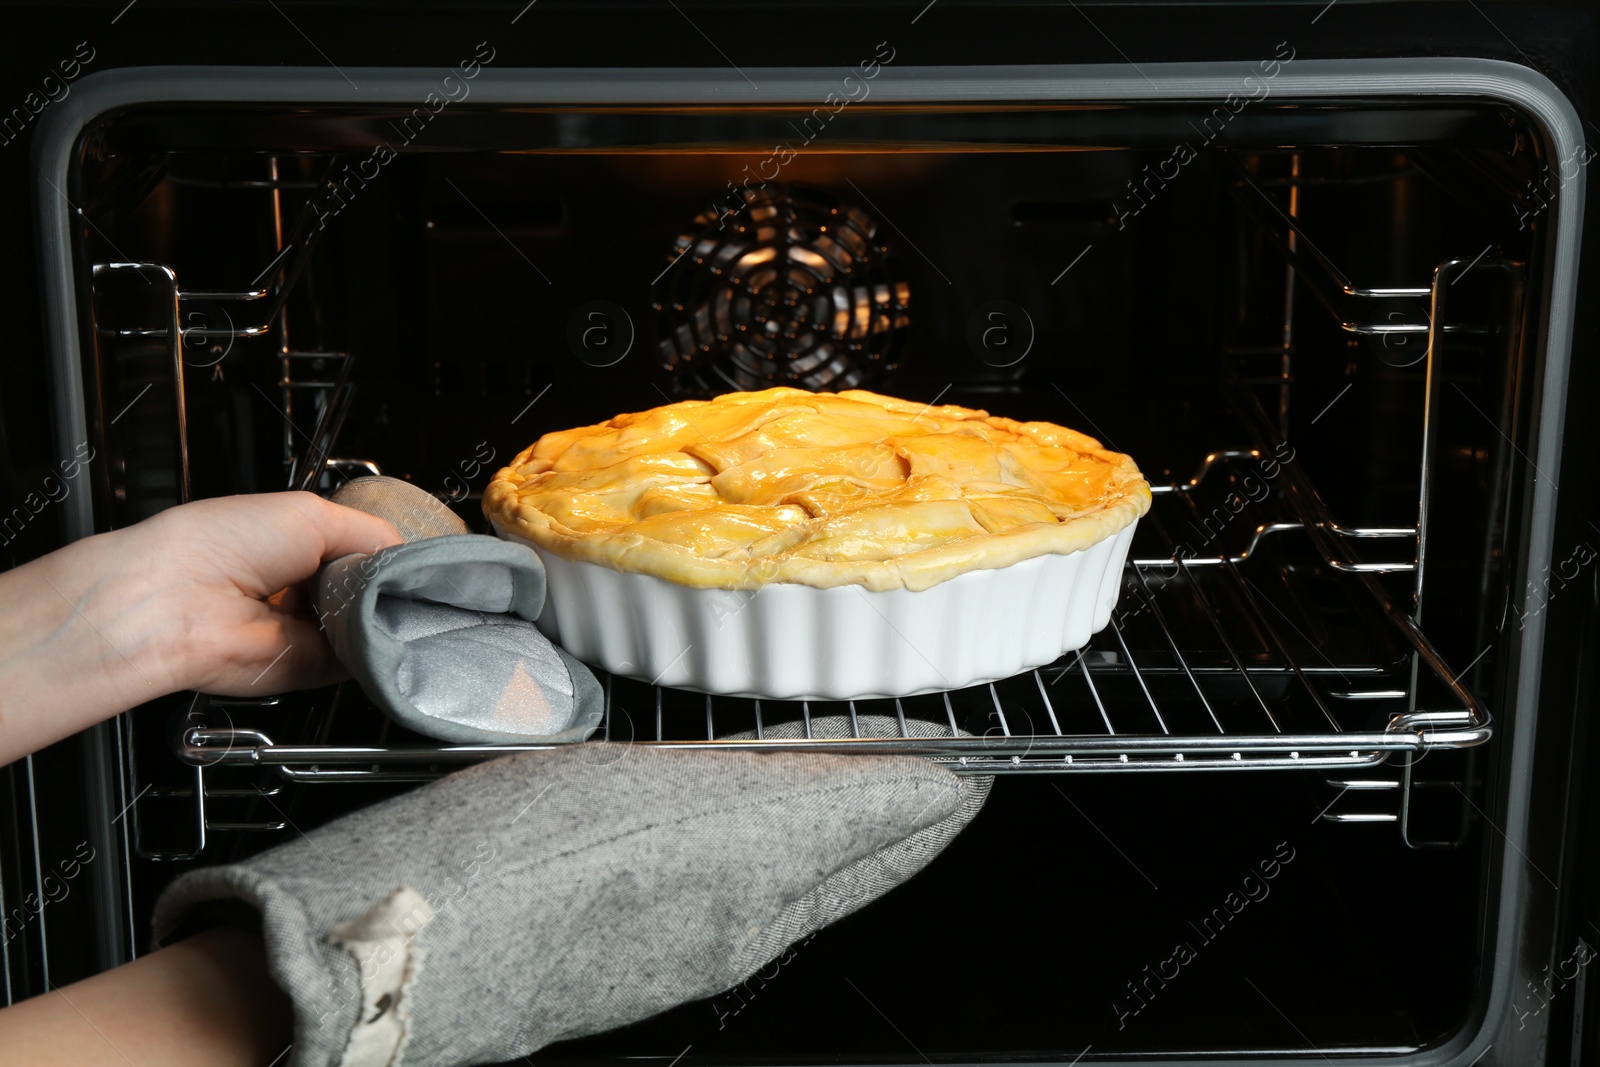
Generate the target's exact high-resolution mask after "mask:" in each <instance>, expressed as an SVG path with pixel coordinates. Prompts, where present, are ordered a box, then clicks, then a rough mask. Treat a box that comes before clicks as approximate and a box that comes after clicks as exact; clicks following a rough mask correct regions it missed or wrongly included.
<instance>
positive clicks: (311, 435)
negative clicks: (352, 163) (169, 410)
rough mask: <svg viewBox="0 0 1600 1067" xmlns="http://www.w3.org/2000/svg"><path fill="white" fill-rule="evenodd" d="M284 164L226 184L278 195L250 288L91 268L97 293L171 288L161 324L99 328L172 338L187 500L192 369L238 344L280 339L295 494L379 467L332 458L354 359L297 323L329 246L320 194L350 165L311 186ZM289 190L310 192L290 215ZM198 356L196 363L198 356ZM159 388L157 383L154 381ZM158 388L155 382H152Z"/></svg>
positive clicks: (281, 395)
mask: <svg viewBox="0 0 1600 1067" xmlns="http://www.w3.org/2000/svg"><path fill="white" fill-rule="evenodd" d="M279 162H280V161H279V159H278V157H276V156H269V157H267V159H266V165H267V170H268V176H267V177H266V178H265V179H261V180H251V181H238V182H231V183H226V184H224V185H220V186H219V187H223V188H230V189H247V190H251V191H252V192H256V193H259V192H262V191H265V192H266V193H268V194H269V195H270V198H271V211H270V221H271V224H272V231H273V235H274V248H275V249H276V251H275V252H274V253H273V255H272V258H271V260H270V261H269V262H268V263H267V265H266V267H265V268H263V269H262V271H261V272H260V273H259V274H258V275H257V276H256V277H255V279H254V280H252V281H251V282H250V283H249V284H248V285H245V286H239V287H235V288H231V289H216V290H212V289H191V288H186V287H185V286H183V285H182V284H180V282H179V278H178V274H177V272H176V271H175V270H174V269H173V268H172V267H171V266H169V265H168V264H165V263H157V262H143V261H141V262H105V263H96V264H94V265H93V267H92V268H91V278H92V285H93V288H94V291H95V292H96V293H98V292H99V290H100V288H101V286H103V285H106V284H109V283H113V282H114V281H115V280H116V279H117V278H119V277H130V278H131V277H137V278H139V279H140V280H141V281H143V282H145V283H146V284H156V285H159V286H160V287H161V294H162V295H161V299H160V304H161V316H160V317H161V321H160V322H159V323H154V324H152V323H148V322H144V323H134V324H128V323H117V324H112V323H110V322H102V321H101V320H102V316H101V315H100V314H99V313H98V312H97V313H96V315H95V319H96V322H97V323H98V324H99V325H97V329H99V330H100V331H101V332H103V333H105V334H108V335H110V336H111V337H114V338H116V339H117V340H119V341H122V342H124V343H137V342H139V341H145V340H160V341H164V342H165V344H166V349H167V357H168V359H167V361H168V368H169V373H170V377H171V381H170V382H169V383H168V387H169V388H170V389H171V390H172V392H173V394H174V404H175V408H176V411H177V418H176V420H175V424H174V428H175V430H176V435H177V441H176V446H177V456H178V469H179V486H178V492H179V497H178V498H179V500H180V501H187V500H189V499H190V492H189V435H188V425H187V400H186V395H185V388H184V379H185V375H186V368H187V369H206V368H210V367H214V366H216V365H218V364H219V363H221V361H222V360H223V359H224V358H225V357H226V355H227V354H228V352H230V351H231V350H232V347H233V344H234V342H235V341H238V340H240V339H253V338H261V337H268V336H274V337H275V338H276V341H277V349H278V351H277V353H276V362H277V367H278V374H277V380H276V382H275V383H274V384H275V386H276V391H277V394H278V396H277V400H276V407H277V410H278V413H279V414H280V415H281V416H282V417H283V420H284V425H283V461H284V465H285V467H286V469H287V472H288V477H287V480H288V485H289V488H291V489H312V488H315V487H316V486H317V484H318V482H319V480H320V479H321V478H322V477H323V476H324V474H325V473H328V472H330V471H331V472H333V473H334V474H335V475H336V476H337V475H338V474H340V473H342V472H343V471H345V470H348V469H352V468H361V469H363V470H364V471H365V472H367V473H372V474H377V473H379V471H378V470H377V468H376V466H375V465H374V464H372V463H370V462H367V461H363V460H349V459H337V458H332V457H331V456H330V455H329V452H330V450H331V448H332V446H333V443H334V441H336V440H337V439H338V434H339V430H340V428H341V426H342V425H343V422H344V418H345V415H346V414H347V412H348V410H349V403H350V396H351V392H352V389H351V384H350V371H351V366H352V362H353V360H352V358H351V356H350V354H349V353H347V352H332V351H315V350H312V351H302V350H297V349H296V348H294V346H292V345H291V344H290V341H289V327H288V317H289V314H288V304H289V298H290V296H291V295H292V294H293V292H294V291H295V288H296V286H297V285H298V284H299V282H300V280H301V279H302V277H304V276H305V275H306V272H307V267H308V266H309V264H310V263H311V260H312V258H313V254H314V253H315V251H316V249H317V246H318V244H319V243H320V241H321V237H322V234H323V232H324V229H325V227H324V225H323V224H322V221H321V219H320V217H319V205H318V197H317V195H315V194H317V193H318V192H319V191H326V190H328V189H329V188H330V187H331V186H332V179H331V175H332V174H333V173H334V172H335V168H336V167H337V165H338V164H339V162H340V157H337V156H335V157H332V158H331V159H330V160H329V162H328V164H327V166H326V167H325V168H324V170H323V173H322V176H321V177H320V178H318V179H315V180H311V181H305V180H299V179H296V178H292V177H286V176H282V175H281V174H280V167H279ZM286 193H300V194H303V195H304V199H303V201H302V202H301V204H300V206H299V208H298V209H297V210H295V211H294V212H293V214H292V217H291V215H290V212H289V209H288V204H287V203H286V197H285V194H286ZM191 357H193V358H191ZM307 363H310V364H311V365H312V366H313V367H314V368H315V367H318V366H321V367H326V368H327V369H326V370H325V371H324V372H323V373H321V374H320V375H314V376H310V377H307V376H305V375H303V374H300V373H298V372H297V371H296V367H297V366H301V365H304V364H307ZM150 384H155V383H153V382H152V383H150ZM146 388H148V386H146ZM302 397H303V398H304V400H305V401H306V402H307V403H309V412H310V414H311V415H312V416H313V419H312V420H311V421H310V422H309V425H310V426H311V429H310V430H309V432H307V431H306V430H304V429H302V428H301V426H300V422H304V421H305V420H304V419H303V418H302V419H300V420H298V421H297V415H298V414H300V409H301V403H300V400H301V398H302Z"/></svg>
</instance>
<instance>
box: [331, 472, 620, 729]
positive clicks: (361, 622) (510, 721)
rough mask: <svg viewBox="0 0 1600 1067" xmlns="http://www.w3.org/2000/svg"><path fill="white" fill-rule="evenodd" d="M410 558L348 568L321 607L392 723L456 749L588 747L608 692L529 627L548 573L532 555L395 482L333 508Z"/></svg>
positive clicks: (358, 490) (376, 558) (348, 663)
mask: <svg viewBox="0 0 1600 1067" xmlns="http://www.w3.org/2000/svg"><path fill="white" fill-rule="evenodd" d="M332 499H333V500H334V501H335V502H337V503H340V504H344V505H346V506H348V507H353V508H358V509H360V510H361V511H365V512H368V513H370V514H373V515H377V516H379V517H380V518H384V519H387V520H389V522H390V524H391V525H393V526H394V528H395V529H396V530H397V531H399V533H400V536H402V537H404V538H405V542H406V543H405V544H402V545H396V546H394V547H392V548H385V549H382V550H381V551H378V552H374V553H372V554H370V555H367V554H361V553H355V554H352V555H348V556H341V557H340V558H339V559H336V560H333V561H332V562H331V563H329V564H328V565H327V566H326V567H324V568H323V569H322V573H321V574H319V575H318V577H317V582H316V591H315V599H314V602H315V605H316V611H317V615H318V617H319V619H320V620H321V622H322V625H323V629H324V630H325V631H326V632H327V635H328V641H329V643H330V644H331V645H332V646H333V651H334V654H335V655H337V656H338V657H339V661H340V662H341V663H343V664H344V665H345V667H346V668H348V669H349V671H350V673H351V674H352V675H354V676H355V679H356V681H357V682H358V683H360V685H361V688H362V689H363V690H364V691H365V692H366V694H367V695H368V696H369V697H371V698H372V699H373V701H374V702H375V703H377V704H378V706H379V707H381V708H383V709H384V710H385V711H387V712H388V713H389V715H390V716H391V717H393V718H394V719H396V720H397V721H399V722H401V723H403V724H404V725H406V726H409V727H410V728H411V729H413V730H416V731H417V732H419V733H423V734H427V735H429V736H431V737H437V738H441V739H443V740H446V741H454V742H457V743H460V744H483V743H492V742H507V741H512V742H515V741H555V742H562V741H582V740H583V739H584V738H586V737H588V736H589V735H590V734H591V733H593V732H594V729H595V727H596V726H598V725H599V723H600V718H601V715H602V714H603V713H604V707H605V698H604V694H603V693H602V692H601V689H600V683H599V682H597V681H596V680H595V677H594V675H592V674H590V673H589V670H588V668H586V667H584V666H583V664H581V663H579V662H578V661H577V660H575V659H573V658H572V657H571V656H569V655H568V654H567V653H566V652H564V651H562V650H561V649H559V648H557V647H556V646H555V645H552V644H551V643H550V639H549V638H547V637H545V636H544V635H543V634H542V633H540V632H539V631H538V629H537V628H536V627H535V626H534V624H533V620H534V619H535V618H537V617H538V615H539V612H540V611H541V610H542V609H543V607H544V594H545V581H544V565H543V564H541V563H540V562H539V557H538V556H537V555H536V554H535V553H534V552H533V551H532V550H531V549H529V548H527V547H526V546H524V545H516V544H511V543H509V542H506V541H502V540H500V539H499V538H497V537H486V536H483V535H480V534H473V533H468V532H467V524H466V523H464V522H462V521H461V519H460V518H459V517H457V516H456V515H455V513H454V512H452V511H451V510H450V509H449V508H447V507H445V506H444V504H442V503H440V502H439V501H438V500H437V499H435V498H434V496H433V495H432V494H431V493H429V492H427V491H426V490H423V489H421V488H419V487H417V486H415V485H412V484H411V483H410V482H403V481H401V480H400V479H398V478H385V477H371V478H357V479H354V480H353V481H351V482H349V483H348V484H346V485H345V486H343V487H342V488H340V489H339V491H338V492H336V493H334V494H333V497H332Z"/></svg>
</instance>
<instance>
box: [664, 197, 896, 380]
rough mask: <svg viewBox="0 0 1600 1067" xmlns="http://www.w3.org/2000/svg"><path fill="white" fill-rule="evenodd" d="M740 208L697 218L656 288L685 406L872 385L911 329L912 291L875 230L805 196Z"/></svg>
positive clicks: (871, 223)
mask: <svg viewBox="0 0 1600 1067" xmlns="http://www.w3.org/2000/svg"><path fill="white" fill-rule="evenodd" d="M742 199H743V207H742V209H740V210H737V211H720V212H719V211H715V210H713V211H708V212H704V213H702V214H701V215H699V216H697V217H696V218H695V220H694V223H695V229H694V232H692V233H687V234H683V235H681V236H680V237H679V238H678V240H677V244H676V246H675V250H674V256H675V259H674V262H673V264H672V265H671V266H670V267H669V269H668V270H667V271H666V272H665V273H664V274H663V275H662V277H661V278H659V279H657V281H656V284H655V286H654V289H653V294H652V295H653V307H654V309H655V311H656V314H657V323H658V334H659V336H660V337H661V353H662V356H663V357H664V360H665V364H666V367H667V369H668V370H670V371H672V373H673V376H674V382H675V387H676V389H677V391H678V393H679V395H683V396H695V395H715V394H717V393H724V392H727V391H728V390H729V389H767V388H770V387H772V386H777V385H792V386H797V387H799V388H802V389H811V390H838V389H854V388H858V387H861V386H866V385H872V384H875V383H876V382H877V381H878V379H879V378H881V377H882V375H883V374H884V373H885V372H886V371H889V370H891V369H893V368H894V366H895V365H896V359H897V357H898V354H899V351H900V348H901V345H902V342H903V338H904V334H905V331H906V326H907V325H908V324H909V322H910V321H911V320H910V315H909V314H908V311H907V308H908V306H909V304H910V298H911V287H910V285H909V284H908V283H907V282H906V281H905V280H904V278H903V276H902V274H901V272H900V270H899V264H898V261H897V260H896V259H895V257H894V256H893V255H892V253H891V252H890V251H889V248H888V245H886V244H885V243H884V242H883V241H882V240H880V239H879V226H878V223H877V221H876V220H875V219H873V218H872V217H871V216H870V215H868V214H867V213H866V212H865V211H862V210H861V209H860V208H858V207H855V206H853V205H849V204H843V203H840V202H839V201H838V200H837V199H835V198H834V197H832V196H830V195H828V194H827V193H825V192H823V191H821V190H817V189H811V188H806V187H802V186H794V185H784V186H778V187H771V186H767V187H763V188H761V189H756V190H746V192H745V193H744V194H743V197H742ZM679 260H681V262H680V261H679Z"/></svg>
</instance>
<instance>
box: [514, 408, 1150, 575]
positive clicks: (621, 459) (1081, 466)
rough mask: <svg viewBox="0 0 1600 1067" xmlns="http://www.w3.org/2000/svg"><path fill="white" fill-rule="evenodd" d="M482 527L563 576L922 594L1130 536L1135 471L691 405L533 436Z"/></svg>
mask: <svg viewBox="0 0 1600 1067" xmlns="http://www.w3.org/2000/svg"><path fill="white" fill-rule="evenodd" d="M483 507H484V513H485V514H486V515H487V516H488V518H489V519H490V520H491V522H493V524H494V525H495V527H496V528H497V529H499V530H500V531H501V532H502V533H503V534H510V535H514V536H517V537H520V538H523V539H526V540H527V541H530V542H532V543H533V545H534V546H536V547H537V548H540V549H543V550H544V551H545V552H548V553H552V554H554V555H556V556H559V557H562V558H564V559H567V560H573V561H580V562H588V563H595V564H600V565H603V566H605V567H609V568H612V569H614V570H618V571H623V572H633V573H640V574H648V575H654V576H656V577H658V578H663V579H666V580H667V581H670V582H674V583H677V584H679V585H683V586H689V587H693V588H698V589H756V588H760V587H763V586H767V585H769V584H772V583H794V584H799V585H805V586H812V587H815V588H819V589H830V588H833V587H837V586H847V585H856V586H863V587H865V588H866V589H868V590H874V591H884V590H893V589H905V590H909V591H918V590H926V589H929V588H931V587H933V586H936V585H939V584H940V583H943V582H947V581H949V580H951V579H953V578H956V577H957V576H959V575H962V574H965V573H968V572H971V571H978V570H992V569H996V568H1003V567H1009V566H1011V565H1013V564H1016V563H1019V562H1021V561H1024V560H1028V559H1032V558H1034V557H1038V556H1045V555H1052V554H1056V555H1060V554H1067V553H1073V552H1078V551H1080V550H1084V549H1087V548H1089V547H1090V546H1093V545H1095V544H1097V543H1099V542H1102V541H1104V540H1106V539H1107V538H1110V537H1112V536H1113V535H1116V534H1118V533H1119V532H1121V531H1123V530H1125V529H1126V528H1127V527H1129V526H1131V525H1132V524H1133V523H1134V522H1136V521H1137V520H1138V519H1139V518H1140V517H1141V516H1142V515H1144V514H1145V512H1146V511H1147V510H1149V507H1150V486H1149V484H1148V483H1147V482H1146V481H1145V479H1144V478H1143V476H1142V475H1141V474H1140V473H1139V469H1138V468H1137V467H1136V466H1135V465H1134V462H1133V460H1132V459H1130V458H1129V457H1127V456H1125V455H1122V454H1121V453H1118V452H1112V451H1109V450H1108V449H1105V448H1102V447H1101V446H1100V444H1099V442H1097V441H1095V440H1094V439H1093V438H1090V437H1086V436H1084V435H1083V434H1081V433H1078V432H1076V431H1074V430H1069V429H1066V428H1065V427H1062V426H1057V425H1054V424H1052V423H1048V422H1017V421H1015V420H1013V419H1006V418H999V417H996V416H993V415H990V414H988V413H987V412H984V411H978V410H974V409H971V408H965V407H958V406H956V405H953V404H944V405H937V406H935V405H930V404H918V403H913V402H911V401H906V400H896V399H894V398H892V397H887V396H881V395H879V394H877V393H871V392H866V391H864V390H850V391H848V392H842V393H837V394H826V393H809V392H806V391H804V390H800V389H790V388H777V389H766V390H762V391H760V392H752V393H728V394H725V395H723V396H719V397H717V398H715V399H713V400H706V401H701V400H686V401H682V402H679V403H674V404H667V405H664V406H662V407H657V408H652V409H651V410H649V411H643V412H638V413H635V414H630V415H618V416H616V417H615V418H612V419H608V420H606V421H605V422H602V423H597V424H595V425H593V426H583V427H579V428H577V429H572V430H562V431H559V432H556V433H549V434H546V435H545V436H543V437H541V438H540V439H539V440H538V441H537V442H535V443H534V444H533V445H532V446H531V447H529V448H528V449H527V450H525V451H524V452H522V453H521V454H519V455H518V456H517V457H516V458H515V459H514V460H513V461H512V463H511V464H510V465H509V466H507V467H505V468H503V469H502V470H500V471H499V472H498V473H496V474H495V476H494V478H493V479H492V480H491V481H490V483H489V486H488V488H487V489H486V490H485V491H484V496H483Z"/></svg>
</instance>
